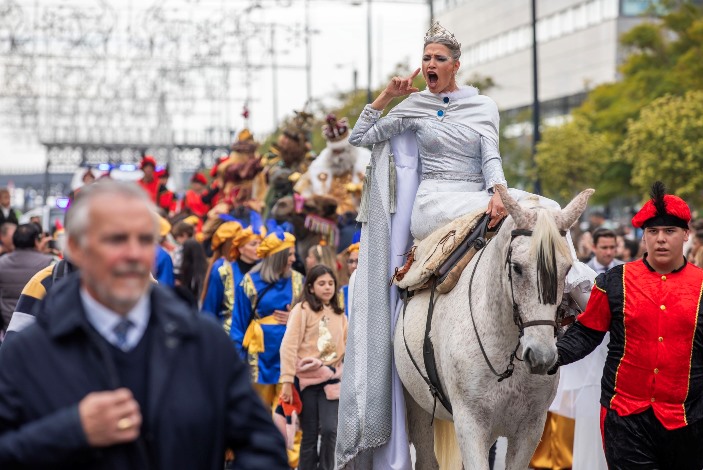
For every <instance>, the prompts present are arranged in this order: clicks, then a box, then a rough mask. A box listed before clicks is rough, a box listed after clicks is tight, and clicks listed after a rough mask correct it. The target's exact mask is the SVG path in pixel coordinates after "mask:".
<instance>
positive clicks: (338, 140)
mask: <svg viewBox="0 0 703 470" xmlns="http://www.w3.org/2000/svg"><path fill="white" fill-rule="evenodd" d="M322 134H323V136H324V137H325V140H326V141H327V147H325V148H324V150H322V152H320V155H319V156H318V157H317V158H316V159H315V160H313V162H312V163H311V164H310V168H308V171H307V172H305V174H304V175H303V176H302V177H301V178H300V179H299V180H298V182H297V183H296V184H295V188H294V189H295V191H296V192H297V193H299V194H301V195H302V196H303V197H306V198H307V197H311V196H313V195H318V196H331V197H333V198H335V199H336V200H337V202H338V204H337V213H338V214H340V215H341V214H344V213H347V212H353V213H356V212H358V210H359V203H360V202H361V201H360V198H361V190H362V188H363V184H364V178H365V173H366V166H367V165H368V164H369V161H370V160H371V152H370V151H369V150H368V149H366V148H364V147H354V146H353V145H351V144H350V143H349V124H348V123H347V119H346V118H343V119H337V118H336V116H335V115H334V114H330V115H329V116H327V123H326V124H325V125H324V126H322Z"/></svg>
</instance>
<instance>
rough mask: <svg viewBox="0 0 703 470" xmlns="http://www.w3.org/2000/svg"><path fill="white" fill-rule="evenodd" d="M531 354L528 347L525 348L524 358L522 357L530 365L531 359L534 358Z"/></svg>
mask: <svg viewBox="0 0 703 470" xmlns="http://www.w3.org/2000/svg"><path fill="white" fill-rule="evenodd" d="M532 355H533V354H532V349H530V348H527V349H525V358H524V360H525V361H526V362H527V363H528V364H530V365H532V361H533V359H534V358H533V357H532Z"/></svg>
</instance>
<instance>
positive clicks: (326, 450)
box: [280, 264, 347, 470]
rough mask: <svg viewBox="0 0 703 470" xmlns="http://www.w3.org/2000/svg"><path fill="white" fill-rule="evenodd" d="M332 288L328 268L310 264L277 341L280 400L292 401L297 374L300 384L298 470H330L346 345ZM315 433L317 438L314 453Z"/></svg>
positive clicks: (334, 287)
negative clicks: (319, 438) (299, 297)
mask: <svg viewBox="0 0 703 470" xmlns="http://www.w3.org/2000/svg"><path fill="white" fill-rule="evenodd" d="M337 290H338V289H337V280H336V278H335V276H334V272H333V271H332V270H331V269H330V268H329V267H327V266H325V265H324V264H318V265H317V266H315V267H313V268H312V269H311V270H310V272H309V273H308V276H307V278H306V280H305V287H304V289H303V300H302V302H300V303H298V304H296V306H295V307H293V310H292V311H291V314H290V320H289V322H288V328H287V329H286V334H285V336H284V337H283V342H282V343H281V379H280V382H281V384H282V385H283V387H282V390H281V401H283V402H285V403H289V404H292V403H293V402H294V394H295V393H297V390H296V391H294V390H293V383H294V380H295V379H296V378H297V379H298V381H299V384H300V388H301V392H300V396H301V402H302V406H303V408H302V413H301V415H300V418H301V430H302V431H303V442H302V443H301V445H300V467H299V468H300V470H314V469H320V470H332V469H334V445H335V441H336V439H337V410H338V407H339V378H340V377H341V367H342V362H343V361H344V351H345V349H346V343H347V317H346V315H344V309H343V308H342V307H341V306H340V304H339V301H338V299H337ZM318 436H321V437H322V439H321V441H320V452H319V455H318Z"/></svg>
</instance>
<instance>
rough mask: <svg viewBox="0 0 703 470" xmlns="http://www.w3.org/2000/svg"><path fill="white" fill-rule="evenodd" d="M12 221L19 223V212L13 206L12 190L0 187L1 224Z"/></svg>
mask: <svg viewBox="0 0 703 470" xmlns="http://www.w3.org/2000/svg"><path fill="white" fill-rule="evenodd" d="M5 222H10V223H13V224H15V225H19V221H18V220H17V213H16V212H15V210H14V209H13V208H12V200H11V198H10V191H8V189H7V188H0V225H2V224H4V223H5Z"/></svg>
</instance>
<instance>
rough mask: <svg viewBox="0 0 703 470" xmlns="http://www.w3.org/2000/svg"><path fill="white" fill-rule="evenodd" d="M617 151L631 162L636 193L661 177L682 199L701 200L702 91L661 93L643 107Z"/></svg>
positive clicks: (647, 187) (702, 152)
mask: <svg viewBox="0 0 703 470" xmlns="http://www.w3.org/2000/svg"><path fill="white" fill-rule="evenodd" d="M618 153H619V155H620V157H621V158H623V159H624V160H626V161H628V162H629V163H630V164H631V165H632V184H633V185H634V186H635V187H636V188H637V189H638V190H639V191H640V194H646V193H647V191H648V190H649V188H650V186H651V185H652V183H653V182H654V181H656V180H662V181H664V182H665V183H666V184H667V188H668V189H669V190H670V191H673V192H675V193H676V194H677V195H679V196H681V197H682V198H684V199H687V200H689V201H691V202H695V203H701V202H703V192H702V188H703V91H690V92H688V93H686V94H685V95H684V96H672V95H669V96H665V97H663V98H659V99H657V100H655V101H654V102H652V103H651V104H649V105H648V106H646V107H645V108H643V109H642V111H641V113H640V116H639V119H638V120H636V121H632V122H631V123H630V126H629V128H628V132H627V137H626V138H625V141H624V142H623V144H622V145H621V146H620V148H619V150H618Z"/></svg>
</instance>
